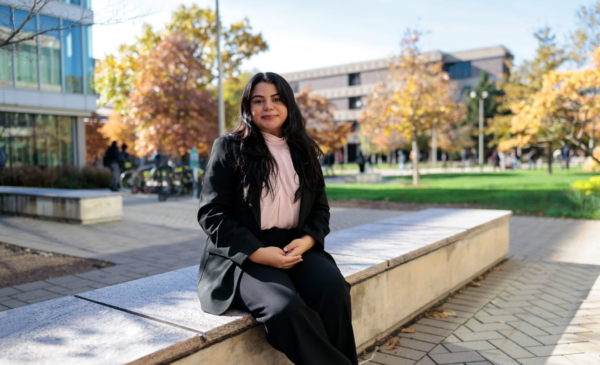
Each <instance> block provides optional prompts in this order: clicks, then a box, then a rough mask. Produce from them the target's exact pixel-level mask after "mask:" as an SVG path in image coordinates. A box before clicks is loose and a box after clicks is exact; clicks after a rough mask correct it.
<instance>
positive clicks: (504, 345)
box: [489, 339, 535, 359]
mask: <svg viewBox="0 0 600 365" xmlns="http://www.w3.org/2000/svg"><path fill="white" fill-rule="evenodd" d="M489 342H490V343H491V344H492V345H494V346H496V347H497V348H498V349H500V350H502V351H503V352H504V353H506V354H507V355H508V356H510V357H512V358H513V359H522V358H527V357H535V355H533V354H532V353H531V352H529V351H527V350H526V349H524V348H523V347H521V346H519V345H518V344H516V343H515V342H513V341H511V340H509V339H504V340H489Z"/></svg>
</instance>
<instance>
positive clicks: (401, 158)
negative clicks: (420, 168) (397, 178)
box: [398, 150, 406, 171]
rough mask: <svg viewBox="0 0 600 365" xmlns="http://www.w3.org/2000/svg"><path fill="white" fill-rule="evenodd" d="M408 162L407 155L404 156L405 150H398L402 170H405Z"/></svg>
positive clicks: (399, 165) (399, 164)
mask: <svg viewBox="0 0 600 365" xmlns="http://www.w3.org/2000/svg"><path fill="white" fill-rule="evenodd" d="M405 162H406V156H404V151H402V150H399V151H398V167H399V168H400V171H402V170H404V163H405Z"/></svg>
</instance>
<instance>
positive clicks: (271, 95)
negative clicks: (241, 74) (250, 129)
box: [250, 82, 288, 137]
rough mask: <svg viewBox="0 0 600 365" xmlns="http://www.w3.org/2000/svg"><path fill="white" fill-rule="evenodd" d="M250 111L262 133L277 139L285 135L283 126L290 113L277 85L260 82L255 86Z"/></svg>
mask: <svg viewBox="0 0 600 365" xmlns="http://www.w3.org/2000/svg"><path fill="white" fill-rule="evenodd" d="M250 111H251V112H252V121H253V122H254V124H256V126H257V127H258V129H260V130H261V131H262V132H265V133H269V134H273V135H275V136H277V137H281V136H282V135H283V132H282V129H281V126H282V125H283V123H284V122H285V120H286V119H287V115H288V111H287V107H286V106H285V104H283V101H282V100H281V97H280V96H279V93H278V91H277V88H276V87H275V85H273V84H271V83H269V82H260V83H258V84H256V85H255V86H254V89H253V90H252V96H251V97H250Z"/></svg>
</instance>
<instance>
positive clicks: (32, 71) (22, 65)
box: [15, 9, 38, 89]
mask: <svg viewBox="0 0 600 365" xmlns="http://www.w3.org/2000/svg"><path fill="white" fill-rule="evenodd" d="M28 17H29V12H28V11H23V10H17V9H15V28H19V27H20V26H21V25H22V24H25V25H24V26H23V28H22V29H21V32H19V34H18V35H17V36H16V37H15V38H17V39H24V38H28V37H31V35H33V34H35V32H36V31H37V26H36V22H35V17H34V18H31V19H29V20H27V21H26V19H27V18H28ZM15 48H16V69H17V87H20V88H25V89H37V88H38V68H37V40H36V38H35V37H34V38H33V39H27V40H24V41H21V42H19V43H17V44H16V47H15Z"/></svg>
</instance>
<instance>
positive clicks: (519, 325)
mask: <svg viewBox="0 0 600 365" xmlns="http://www.w3.org/2000/svg"><path fill="white" fill-rule="evenodd" d="M508 324H509V325H511V326H513V327H514V328H516V329H518V330H519V331H521V332H523V333H525V334H527V335H529V336H546V335H549V333H548V332H545V331H542V330H541V329H539V328H537V327H535V326H533V325H531V324H529V323H527V322H524V321H519V322H508Z"/></svg>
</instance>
